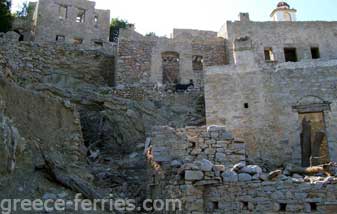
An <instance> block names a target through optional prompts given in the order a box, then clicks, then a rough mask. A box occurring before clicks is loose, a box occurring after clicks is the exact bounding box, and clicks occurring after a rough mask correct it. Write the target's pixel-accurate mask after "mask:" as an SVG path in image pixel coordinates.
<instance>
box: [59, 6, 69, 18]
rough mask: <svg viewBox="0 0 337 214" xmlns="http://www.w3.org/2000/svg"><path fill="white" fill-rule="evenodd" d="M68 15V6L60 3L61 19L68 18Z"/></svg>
mask: <svg viewBox="0 0 337 214" xmlns="http://www.w3.org/2000/svg"><path fill="white" fill-rule="evenodd" d="M67 17H68V7H67V6H64V5H60V7H59V19H66V18H67Z"/></svg>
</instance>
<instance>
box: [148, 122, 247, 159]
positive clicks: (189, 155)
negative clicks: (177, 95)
mask: <svg viewBox="0 0 337 214" xmlns="http://www.w3.org/2000/svg"><path fill="white" fill-rule="evenodd" d="M151 139H152V141H151V142H152V143H151V150H152V152H153V157H154V161H155V162H157V163H166V164H168V163H169V164H170V163H175V162H176V161H183V162H182V163H189V162H193V161H195V160H203V159H207V160H210V161H212V162H213V163H216V164H222V165H225V166H233V165H234V164H236V163H238V162H240V161H245V158H246V157H245V144H244V143H243V142H240V141H235V140H234V139H233V137H232V135H231V134H230V133H228V132H226V131H225V130H223V129H222V128H220V127H212V128H210V130H209V131H208V132H207V129H206V127H200V128H197V127H187V128H181V129H174V128H170V127H156V128H154V130H153V132H152V136H151ZM182 163H181V164H182Z"/></svg>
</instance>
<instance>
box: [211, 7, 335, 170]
mask: <svg viewBox="0 0 337 214" xmlns="http://www.w3.org/2000/svg"><path fill="white" fill-rule="evenodd" d="M278 6H279V8H277V9H276V10H275V11H274V12H273V14H274V16H275V13H278V12H277V11H282V12H284V11H289V14H291V13H293V12H295V10H293V9H290V8H289V5H287V4H281V3H280V4H279V5H278ZM286 13H288V12H286ZM281 17H282V16H281ZM292 17H295V14H293V15H292ZM279 19H280V18H277V19H274V18H273V20H275V21H270V22H253V21H250V20H249V15H248V14H241V15H240V20H239V21H235V22H232V21H227V22H226V23H225V24H224V25H223V27H222V28H221V30H220V32H219V35H220V36H222V37H224V38H225V40H226V47H227V55H226V56H227V58H228V61H229V63H230V64H229V65H225V66H218V67H208V68H207V75H206V76H207V77H206V80H205V85H206V90H205V94H206V95H205V96H206V109H207V124H209V125H213V124H217V125H224V126H225V127H226V128H227V129H228V130H230V131H231V132H233V134H234V135H235V136H236V137H238V138H240V139H243V140H244V141H245V142H246V144H247V146H248V150H247V152H248V157H249V158H253V159H255V160H257V159H262V160H263V161H268V162H270V163H272V164H276V165H277V164H282V163H284V162H285V161H289V160H292V161H293V162H294V163H301V160H302V154H301V132H302V121H303V119H304V118H307V119H308V120H311V122H312V126H313V130H312V132H313V134H312V135H313V136H314V133H315V132H318V131H323V132H324V133H325V134H326V140H325V141H324V143H323V145H322V146H321V153H320V154H319V155H318V158H320V160H322V161H323V162H324V161H327V160H334V161H336V160H337V156H336V154H337V138H336V136H337V135H336V134H337V129H336V124H337V121H336V113H337V112H336V111H337V109H336V104H337V103H336V84H337V83H336V80H335V76H336V71H337V70H336V59H337V52H336V50H337V39H336V38H337V22H298V21H284V20H282V19H281V20H280V21H277V20H279ZM286 20H287V19H286ZM291 20H293V19H291ZM280 151H282V152H280Z"/></svg>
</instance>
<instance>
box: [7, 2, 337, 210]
mask: <svg viewBox="0 0 337 214" xmlns="http://www.w3.org/2000/svg"><path fill="white" fill-rule="evenodd" d="M30 6H31V8H32V10H31V12H30V13H29V14H28V16H27V17H25V18H20V19H17V20H16V21H15V23H14V27H13V28H14V30H15V32H17V33H15V32H8V33H0V46H1V49H0V175H1V176H0V187H1V188H0V199H1V198H25V199H28V198H33V199H35V198H43V199H50V198H52V199H57V198H61V199H67V200H72V199H74V198H75V194H76V193H78V192H80V193H83V196H84V197H85V198H89V199H97V198H100V199H103V198H109V199H110V198H111V197H114V198H129V199H135V201H136V202H137V205H140V204H141V203H142V202H143V201H144V199H145V198H149V199H159V198H160V199H179V200H181V203H182V210H180V211H172V212H171V211H167V212H166V211H163V212H161V213H176V214H227V213H270V214H276V213H289V214H292V213H324V214H326V213H328V214H330V213H331V214H334V213H336V210H337V185H336V184H337V165H336V164H334V163H331V162H336V161H337V51H336V50H337V22H322V21H315V22H314V21H310V22H301V21H297V20H296V13H297V10H296V9H293V8H291V7H290V5H288V4H287V3H285V2H280V3H279V4H277V7H276V8H275V10H273V11H272V13H271V14H270V19H271V21H268V22H254V21H252V20H251V19H250V17H249V14H248V13H240V15H239V20H237V21H226V23H225V24H224V25H223V26H222V27H221V29H220V31H219V32H212V31H202V30H190V29H174V31H173V35H172V38H166V37H157V36H143V35H141V34H140V33H138V32H136V30H135V27H134V25H130V26H129V27H128V28H127V29H122V30H121V31H120V35H119V40H118V43H117V44H115V43H113V44H112V43H109V42H108V36H109V18H110V12H109V11H108V10H96V9H94V8H95V3H94V2H90V1H87V0H68V1H66V0H40V1H39V2H38V3H30ZM27 23H28V24H27ZM80 44H82V45H80ZM115 46H117V47H116V48H114V47H115ZM110 47H112V48H110ZM256 164H258V165H256ZM311 165H313V166H316V167H313V168H312V167H308V166H311ZM27 177H28V178H29V179H27ZM47 178H48V179H47ZM66 212H67V213H68V212H69V213H82V212H76V211H74V210H73V208H71V207H67V208H66ZM84 213H86V212H84ZM95 213H96V212H95ZM97 213H102V214H103V213H106V212H103V211H102V212H100V211H97ZM136 213H144V212H136Z"/></svg>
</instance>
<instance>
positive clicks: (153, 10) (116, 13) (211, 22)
mask: <svg viewBox="0 0 337 214" xmlns="http://www.w3.org/2000/svg"><path fill="white" fill-rule="evenodd" d="M25 1H26V0H13V6H14V8H17V7H18V6H19V5H20V4H22V2H25ZM96 2H97V8H100V9H110V10H111V17H119V18H123V19H127V20H128V21H129V22H132V23H135V24H136V30H137V31H138V32H140V33H143V34H145V33H148V32H155V33H156V34H157V35H161V36H163V35H167V36H169V35H170V34H171V33H172V30H173V28H189V29H200V30H213V31H218V30H219V29H220V27H221V26H222V24H223V23H224V22H225V20H236V19H237V15H238V14H239V12H249V14H250V18H251V20H254V21H268V20H270V18H269V14H270V13H271V11H272V10H273V9H274V8H275V7H276V5H277V3H278V2H279V1H277V0H96ZM287 2H288V4H290V6H291V7H292V8H295V9H297V11H298V12H297V19H298V21H316V20H326V21H337V12H336V9H337V1H336V0H288V1H287Z"/></svg>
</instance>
